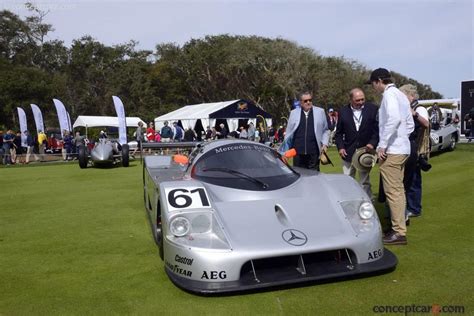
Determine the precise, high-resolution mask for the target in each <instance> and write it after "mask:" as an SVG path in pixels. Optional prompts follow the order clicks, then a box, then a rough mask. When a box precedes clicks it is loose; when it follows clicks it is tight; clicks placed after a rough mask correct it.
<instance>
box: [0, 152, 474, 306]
mask: <svg viewBox="0 0 474 316" xmlns="http://www.w3.org/2000/svg"><path fill="white" fill-rule="evenodd" d="M330 157H331V159H332V160H333V162H335V163H336V166H335V167H331V166H323V167H322V171H323V172H338V173H339V172H341V166H340V161H339V159H338V158H337V153H336V151H335V150H334V148H332V149H331V151H330ZM431 164H432V165H433V168H432V169H431V170H430V171H429V172H427V173H423V182H424V183H423V190H424V193H423V216H422V217H421V218H414V219H412V221H411V225H410V226H409V228H408V243H409V244H408V246H391V247H390V249H391V250H392V251H393V252H394V253H395V254H396V255H397V257H398V259H399V264H398V266H397V269H396V270H395V271H394V272H392V273H388V274H384V275H380V276H375V277H370V278H362V279H356V280H350V281H343V282H335V283H326V284H317V285H312V286H306V287H299V288H293V289H286V290H278V291H270V292H262V293H254V294H246V295H235V296H224V297H200V296H195V295H192V294H188V293H186V292H184V291H182V290H180V289H178V288H177V287H175V286H174V285H173V284H172V283H171V281H169V280H168V278H167V276H166V274H165V272H164V269H163V262H162V261H161V260H160V258H159V256H158V250H157V247H156V246H155V243H154V241H153V238H152V235H151V231H150V228H149V224H148V221H147V216H146V213H145V210H144V208H143V191H142V188H141V186H142V183H141V181H142V180H141V171H142V170H141V165H140V163H139V162H132V163H131V166H130V167H129V168H112V169H97V168H89V169H87V170H81V169H80V168H79V166H78V165H77V164H72V163H69V164H56V165H50V164H48V165H46V164H45V165H38V166H28V167H8V168H6V167H3V166H1V167H0V201H1V202H0V315H30V314H34V315H37V314H40V315H50V314H54V315H57V314H60V315H70V314H74V315H84V314H97V315H103V314H135V315H146V314H166V315H171V314H173V315H191V314H192V315H194V314H220V315H222V314H229V315H236V314H244V315H249V314H260V315H262V314H294V315H299V314H303V315H306V314H318V315H324V314H341V315H356V314H357V315H367V314H373V311H372V309H373V306H374V305H412V304H416V305H429V306H431V305H433V304H439V305H462V306H464V308H465V314H471V315H472V314H473V313H474V299H473V284H474V277H473V275H474V268H473V261H474V258H473V254H474V251H473V250H474V246H473V245H474V238H473V236H474V234H473V232H472V227H471V226H470V225H472V224H473V220H472V218H473V217H474V213H473V212H474V208H473V205H474V198H473V196H474V195H473V181H474V145H470V144H460V145H459V146H458V148H457V149H456V150H455V151H454V152H447V153H443V154H441V155H437V156H435V157H433V158H432V159H431ZM372 180H373V184H374V186H373V188H374V191H375V193H376V192H377V188H378V169H377V168H375V169H374V170H373V171H372ZM315 190H317V188H315ZM380 207H381V206H380V205H378V208H380Z"/></svg>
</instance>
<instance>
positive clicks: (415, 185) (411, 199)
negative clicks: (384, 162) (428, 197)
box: [406, 166, 421, 215]
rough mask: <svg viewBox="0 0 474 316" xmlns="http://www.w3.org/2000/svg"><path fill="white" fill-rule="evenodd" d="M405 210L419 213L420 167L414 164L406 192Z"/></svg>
mask: <svg viewBox="0 0 474 316" xmlns="http://www.w3.org/2000/svg"><path fill="white" fill-rule="evenodd" d="M406 196H407V212H411V213H413V214H415V215H421V169H420V167H419V166H416V168H415V170H414V172H413V179H412V183H411V186H410V188H409V189H408V190H407V192H406Z"/></svg>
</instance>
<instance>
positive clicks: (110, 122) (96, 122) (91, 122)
mask: <svg viewBox="0 0 474 316" xmlns="http://www.w3.org/2000/svg"><path fill="white" fill-rule="evenodd" d="M126 121H127V127H137V126H138V122H143V126H144V127H146V126H147V125H146V123H145V122H144V121H143V120H142V119H141V118H139V117H127V118H126ZM79 126H83V127H86V128H88V127H106V126H112V127H118V118H117V117H116V116H86V115H79V116H78V117H77V119H76V121H75V122H74V124H73V126H72V128H76V127H79Z"/></svg>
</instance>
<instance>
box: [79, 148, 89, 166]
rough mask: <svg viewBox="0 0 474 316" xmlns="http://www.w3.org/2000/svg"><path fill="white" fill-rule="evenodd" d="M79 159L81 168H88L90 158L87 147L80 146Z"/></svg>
mask: <svg viewBox="0 0 474 316" xmlns="http://www.w3.org/2000/svg"><path fill="white" fill-rule="evenodd" d="M77 159H78V160H79V167H81V169H85V168H87V163H88V162H89V157H87V150H86V146H79V149H78V150H77Z"/></svg>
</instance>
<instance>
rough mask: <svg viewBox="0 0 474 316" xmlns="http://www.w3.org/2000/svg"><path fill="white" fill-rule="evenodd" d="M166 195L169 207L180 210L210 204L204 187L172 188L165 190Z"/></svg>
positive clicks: (208, 205)
mask: <svg viewBox="0 0 474 316" xmlns="http://www.w3.org/2000/svg"><path fill="white" fill-rule="evenodd" d="M166 191H168V190H166ZM167 197H168V205H169V206H170V207H169V209H180V210H182V209H185V208H200V207H210V206H211V204H210V203H209V199H208V197H207V194H206V190H204V188H186V189H172V190H169V191H168V192H167Z"/></svg>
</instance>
